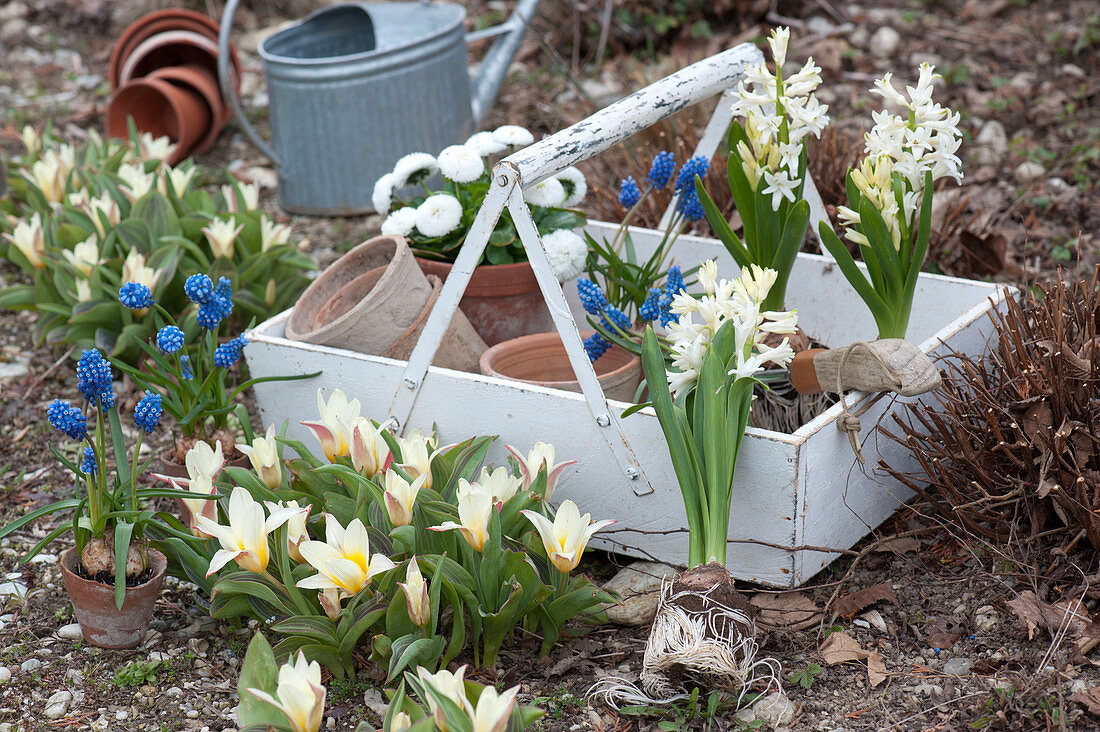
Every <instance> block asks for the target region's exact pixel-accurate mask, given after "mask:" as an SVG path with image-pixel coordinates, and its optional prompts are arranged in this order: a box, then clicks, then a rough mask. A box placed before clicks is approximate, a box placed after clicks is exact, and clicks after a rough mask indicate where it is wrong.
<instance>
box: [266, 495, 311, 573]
mask: <svg viewBox="0 0 1100 732" xmlns="http://www.w3.org/2000/svg"><path fill="white" fill-rule="evenodd" d="M264 505H265V506H267V510H268V511H271V512H272V513H274V512H275V511H278V510H279V509H283V508H289V509H291V510H293V511H295V512H296V513H294V515H292V516H291V517H290V518H289V519H287V522H286V549H287V553H288V554H290V557H291V559H293V560H294V561H295V562H298V563H302V562H304V561H306V560H305V557H303V556H302V542H303V541H309V532H308V531H307V530H306V521H307V520H308V519H309V509H310V507H309V506H308V505H306V506H305V508H304V509H303V508H302V507H301V506H299V505H298V502H297V501H280V502H279V503H274V502H272V501H264Z"/></svg>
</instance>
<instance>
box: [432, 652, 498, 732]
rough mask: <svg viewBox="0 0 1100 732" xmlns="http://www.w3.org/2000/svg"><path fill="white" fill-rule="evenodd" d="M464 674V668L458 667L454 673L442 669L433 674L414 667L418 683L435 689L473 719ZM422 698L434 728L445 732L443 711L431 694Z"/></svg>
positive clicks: (472, 710)
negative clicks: (425, 702)
mask: <svg viewBox="0 0 1100 732" xmlns="http://www.w3.org/2000/svg"><path fill="white" fill-rule="evenodd" d="M465 674H466V667H465V666H459V667H458V670H457V671H455V672H454V673H451V672H450V671H448V670H447V669H445V668H443V669H440V670H439V671H436V672H435V673H434V674H432V673H428V669H426V668H424V667H423V666H417V667H416V675H417V677H418V678H419V679H420V683H422V684H424V686H430V687H431V688H433V689H435V690H436V691H437V692H439V693H440V694H441V695H442V696H444V697H446V698H448V699H450V700H451V701H453V702H454V703H455V704H457V705H458V706H459V708H461V709H462V711H464V712H466V714H468V715H470V716H471V717H473V714H474V708H473V705H472V704H470V700H469V699H467V698H466V681H465V679H463V676H464V675H465ZM482 693H485V692H482ZM424 696H426V697H427V699H426V700H425V701H427V702H428V711H429V712H430V713H431V715H432V720H433V721H434V722H435V726H436V727H437V728H439V729H440V730H442V732H447V730H448V727H447V719H446V717H444V715H443V710H442V709H440V708H439V704H438V703H436V701H435V698H434V697H433V696H432V695H431V694H425V695H424Z"/></svg>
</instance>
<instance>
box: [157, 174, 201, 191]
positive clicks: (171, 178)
mask: <svg viewBox="0 0 1100 732" xmlns="http://www.w3.org/2000/svg"><path fill="white" fill-rule="evenodd" d="M194 175H195V169H194V168H188V169H187V170H183V169H181V168H168V169H167V170H165V171H164V174H163V175H162V176H161V177H160V180H158V181H157V190H158V191H160V192H161V193H163V194H165V195H167V194H168V183H171V184H172V190H173V191H174V192H175V194H176V195H177V196H182V195H183V194H184V193H186V192H187V186H189V185H191V178H192V177H193V176H194Z"/></svg>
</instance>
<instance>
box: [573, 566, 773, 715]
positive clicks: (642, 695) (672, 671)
mask: <svg viewBox="0 0 1100 732" xmlns="http://www.w3.org/2000/svg"><path fill="white" fill-rule="evenodd" d="M757 651H758V646H757V642H756V621H755V617H754V613H753V609H752V606H751V605H750V604H749V602H748V600H746V599H745V597H744V595H742V594H741V593H739V592H738V591H737V590H736V589H735V588H734V584H733V578H732V577H731V576H730V574H729V572H727V571H726V568H725V567H723V566H722V565H721V564H718V563H717V562H710V563H708V564H704V565H701V566H699V567H695V568H693V569H690V570H688V571H687V572H685V573H684V574H683V575H681V576H680V577H679V579H677V580H675V581H674V582H669V583H666V584H665V585H664V586H663V587H662V589H661V600H660V603H659V604H658V605H657V614H656V616H655V617H654V619H653V626H652V628H651V629H650V632H649V640H648V642H647V643H646V649H645V655H644V656H643V658H642V672H641V674H640V677H639V681H640V683H641V688H639V687H637V686H635V685H633V684H630V683H629V682H627V681H625V680H624V679H621V678H617V677H608V678H606V679H604V680H603V681H601V682H600V683H598V684H596V686H594V687H593V688H592V689H591V690H590V692H589V694H590V695H591V696H596V697H600V698H602V699H603V700H604V701H606V702H607V703H608V704H610V705H611V706H616V707H617V706H619V705H621V704H666V703H670V702H674V701H676V700H678V699H684V698H686V697H688V696H689V695H690V693H691V690H692V689H693V688H696V687H697V688H701V689H705V690H708V691H720V692H725V693H727V694H729V695H730V696H731V697H733V698H734V699H735V701H736V702H737V703H738V704H740V702H741V700H742V699H743V698H744V696H745V695H746V694H747V693H748V692H749V691H751V690H761V691H764V692H766V691H767V690H768V689H770V688H771V687H772V685H773V684H774V685H776V686H778V685H779V662H778V661H776V660H775V659H771V658H763V659H758V658H757V657H756V654H757Z"/></svg>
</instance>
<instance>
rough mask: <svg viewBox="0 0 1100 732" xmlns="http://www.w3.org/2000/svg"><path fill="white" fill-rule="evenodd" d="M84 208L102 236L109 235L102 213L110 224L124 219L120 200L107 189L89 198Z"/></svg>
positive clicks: (113, 224) (112, 224) (115, 223)
mask: <svg viewBox="0 0 1100 732" xmlns="http://www.w3.org/2000/svg"><path fill="white" fill-rule="evenodd" d="M82 208H83V209H84V213H86V214H88V218H90V219H91V220H92V226H94V227H95V230H96V233H97V234H99V235H100V236H106V235H107V229H106V227H105V226H104V224H103V220H102V219H101V218H100V214H101V213H102V214H103V216H104V217H106V219H107V224H108V225H110V226H118V222H119V221H121V220H122V212H121V211H120V210H119V207H118V202H117V201H115V199H113V198H111V194H110V193H108V192H107V191H103V193H101V194H100V195H99V196H97V197H96V198H89V199H88V203H87V205H85V206H83V207H82ZM127 281H129V280H127Z"/></svg>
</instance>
